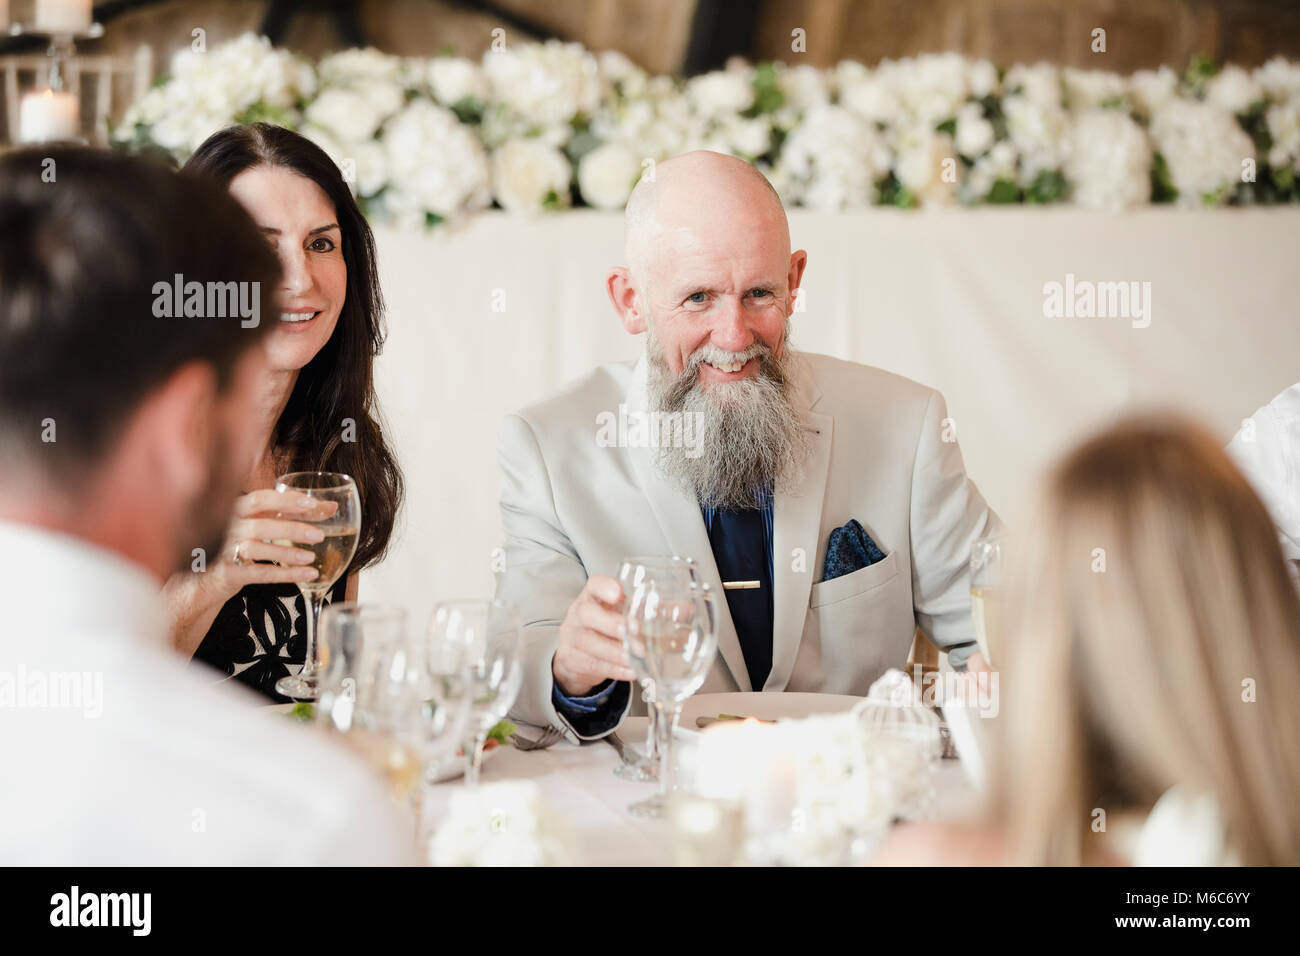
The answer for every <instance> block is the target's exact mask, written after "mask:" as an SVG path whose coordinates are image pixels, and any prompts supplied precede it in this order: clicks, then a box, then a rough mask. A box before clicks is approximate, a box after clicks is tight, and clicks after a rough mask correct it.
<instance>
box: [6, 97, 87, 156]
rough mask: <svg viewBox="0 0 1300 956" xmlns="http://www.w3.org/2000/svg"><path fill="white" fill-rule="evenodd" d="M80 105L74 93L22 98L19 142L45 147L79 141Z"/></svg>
mask: <svg viewBox="0 0 1300 956" xmlns="http://www.w3.org/2000/svg"><path fill="white" fill-rule="evenodd" d="M80 112H81V111H80V103H78V101H77V96H76V94H75V93H56V92H54V91H53V90H46V91H45V92H44V93H27V94H24V96H23V101H22V109H21V113H20V119H19V123H18V130H19V135H18V138H19V141H20V142H23V143H45V142H49V141H50V140H59V139H76V138H77V137H78V135H79V131H80V129H81V123H80Z"/></svg>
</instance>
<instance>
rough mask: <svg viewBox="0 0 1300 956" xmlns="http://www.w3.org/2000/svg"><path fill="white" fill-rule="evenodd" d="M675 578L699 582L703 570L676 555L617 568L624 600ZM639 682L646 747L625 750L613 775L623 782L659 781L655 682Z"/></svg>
mask: <svg viewBox="0 0 1300 956" xmlns="http://www.w3.org/2000/svg"><path fill="white" fill-rule="evenodd" d="M656 575H660V576H665V577H672V576H677V575H685V576H686V579H687V580H689V581H692V582H694V583H697V584H698V583H701V582H700V571H699V567H698V566H697V565H696V563H695V560H694V559H693V558H684V557H678V556H677V555H634V556H632V557H628V558H624V559H623V560H622V561H621V562H620V563H619V566H618V583H619V585H620V586H621V587H622V588H623V599H624V601H626V600H627V596H628V595H629V594H631V593H632V591H633V589H634V588H637V587H639V586H640V585H641V584H642V582H644V581H646V580H647V579H648V578H650V577H652V576H656ZM637 681H638V683H640V685H641V700H642V701H644V702H645V704H646V717H647V720H646V735H645V748H644V750H643V751H642V752H641V753H637V752H636V751H635V750H634V749H633V748H631V747H627V748H624V750H623V760H622V762H621V763H620V764H619V765H618V766H617V767H615V768H614V776H616V777H618V778H619V779H620V780H630V781H632V782H635V783H644V782H647V781H651V780H657V779H659V737H658V725H659V711H658V710H657V709H656V708H655V706H654V696H655V688H654V681H652V680H651V679H650V678H649V676H647V675H645V674H641V673H638V674H637Z"/></svg>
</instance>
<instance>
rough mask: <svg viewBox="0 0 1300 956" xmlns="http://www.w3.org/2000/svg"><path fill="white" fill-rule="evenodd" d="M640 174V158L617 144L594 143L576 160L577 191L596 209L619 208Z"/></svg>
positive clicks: (624, 202)
mask: <svg viewBox="0 0 1300 956" xmlns="http://www.w3.org/2000/svg"><path fill="white" fill-rule="evenodd" d="M640 175H641V157H639V156H637V154H636V153H634V152H632V150H630V149H628V148H627V147H626V146H622V145H620V144H618V143H605V144H604V145H602V146H597V147H596V148H595V149H593V150H592V151H591V152H590V153H588V154H587V155H586V156H584V157H582V160H581V161H580V162H579V163H578V190H579V191H580V192H581V193H582V198H583V199H584V200H586V201H587V204H588V205H591V206H595V207H596V208H597V209H622V208H623V206H624V205H626V204H627V197H628V196H629V195H631V193H632V187H633V186H635V185H636V181H637V179H638V178H639V177H640Z"/></svg>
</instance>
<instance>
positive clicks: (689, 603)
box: [622, 575, 718, 817]
mask: <svg viewBox="0 0 1300 956" xmlns="http://www.w3.org/2000/svg"><path fill="white" fill-rule="evenodd" d="M622 630H623V645H624V647H625V648H626V650H627V655H628V658H629V659H630V660H631V661H632V669H633V670H634V671H636V672H638V673H640V672H644V673H646V674H648V675H649V677H650V679H651V680H653V681H654V686H655V695H654V706H655V707H656V708H657V709H658V710H659V722H658V724H657V731H658V737H659V754H660V757H659V792H658V793H657V794H656V795H655V796H653V797H650V798H649V799H646V800H642V801H640V802H638V803H634V804H632V806H631V807H629V808H628V809H629V810H630V811H631V812H632V813H633V814H635V815H636V816H644V817H662V816H663V815H664V810H665V807H666V805H667V802H668V795H669V793H671V792H672V789H673V771H674V769H675V768H674V765H673V731H674V730H675V729H676V726H677V719H678V717H679V716H680V714H681V709H682V702H683V701H685V700H686V698H687V697H689V696H691V694H693V693H695V692H696V691H697V690H699V688H700V685H701V684H703V683H704V679H705V677H707V676H708V673H709V668H711V667H712V666H713V659H714V657H715V656H716V654H717V650H718V616H717V602H716V600H715V599H714V596H713V593H712V592H711V591H710V590H709V587H708V585H706V584H693V583H692V582H690V581H689V580H688V579H683V578H682V577H681V576H680V575H674V576H672V577H669V578H666V579H659V578H655V577H649V578H647V579H646V580H645V581H644V582H643V583H642V584H641V585H640V586H639V587H637V588H636V589H635V590H634V591H633V592H632V594H631V595H629V596H628V599H627V601H626V604H625V606H624V611H623V628H622Z"/></svg>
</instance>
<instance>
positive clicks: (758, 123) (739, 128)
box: [722, 116, 772, 159]
mask: <svg viewBox="0 0 1300 956" xmlns="http://www.w3.org/2000/svg"><path fill="white" fill-rule="evenodd" d="M722 136H723V139H724V140H725V141H726V144H727V146H728V147H729V148H730V150H731V151H734V152H735V153H736V154H737V155H739V156H747V157H749V158H750V159H753V158H755V157H758V156H762V155H763V154H764V153H766V152H767V151H768V150H769V149H771V148H772V127H771V126H770V125H769V124H768V121H767V120H766V119H764V118H763V117H761V116H756V117H755V118H754V119H748V120H747V119H742V118H740V117H738V116H735V117H731V118H730V119H728V120H726V121H725V122H724V123H723V124H722Z"/></svg>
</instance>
